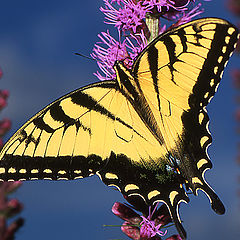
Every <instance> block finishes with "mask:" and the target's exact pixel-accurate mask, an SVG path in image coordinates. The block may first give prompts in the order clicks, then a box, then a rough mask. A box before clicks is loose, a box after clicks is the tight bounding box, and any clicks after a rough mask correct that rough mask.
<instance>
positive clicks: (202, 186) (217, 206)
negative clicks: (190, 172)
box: [193, 180, 225, 215]
mask: <svg viewBox="0 0 240 240" xmlns="http://www.w3.org/2000/svg"><path fill="white" fill-rule="evenodd" d="M193 186H194V191H193V193H194V194H195V195H197V192H198V190H202V191H203V192H204V193H205V194H206V195H207V196H208V198H209V200H210V203H211V207H212V209H213V210H214V212H216V213H217V214H219V215H222V214H224V213H225V207H224V205H223V203H222V201H221V200H220V199H219V197H218V196H217V194H216V193H215V192H214V190H213V189H212V188H211V187H210V186H209V185H208V184H207V183H206V182H205V181H200V180H199V181H198V182H197V183H194V185H193Z"/></svg>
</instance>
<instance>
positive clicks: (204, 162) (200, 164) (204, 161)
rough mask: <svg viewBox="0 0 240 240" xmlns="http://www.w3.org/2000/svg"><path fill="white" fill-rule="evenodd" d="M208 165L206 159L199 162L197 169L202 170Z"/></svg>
mask: <svg viewBox="0 0 240 240" xmlns="http://www.w3.org/2000/svg"><path fill="white" fill-rule="evenodd" d="M206 163H208V161H207V160H206V159H204V158H203V159H201V160H199V161H198V162H197V168H198V169H200V168H201V167H202V166H203V165H204V164H206Z"/></svg>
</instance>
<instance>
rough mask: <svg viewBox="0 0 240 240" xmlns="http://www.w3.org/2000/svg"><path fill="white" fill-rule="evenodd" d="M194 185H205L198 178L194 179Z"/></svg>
mask: <svg viewBox="0 0 240 240" xmlns="http://www.w3.org/2000/svg"><path fill="white" fill-rule="evenodd" d="M192 183H198V184H201V185H203V183H202V181H201V180H200V179H199V178H198V177H194V178H192Z"/></svg>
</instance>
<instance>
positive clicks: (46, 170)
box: [43, 168, 52, 173]
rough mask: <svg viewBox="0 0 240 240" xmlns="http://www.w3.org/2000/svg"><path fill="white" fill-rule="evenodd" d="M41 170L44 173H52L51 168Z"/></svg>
mask: <svg viewBox="0 0 240 240" xmlns="http://www.w3.org/2000/svg"><path fill="white" fill-rule="evenodd" d="M43 172H44V173H52V170H51V169H48V168H47V169H45V170H44V171H43Z"/></svg>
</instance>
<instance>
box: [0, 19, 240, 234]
mask: <svg viewBox="0 0 240 240" xmlns="http://www.w3.org/2000/svg"><path fill="white" fill-rule="evenodd" d="M238 37H239V36H238V30H237V29H236V28H235V27H234V26H233V25H231V24H230V23H228V22H227V21H225V20H222V19H216V18H206V19H199V20H195V21H193V22H190V23H187V24H185V25H182V26H179V27H177V28H174V29H172V30H170V31H167V32H166V33H164V34H162V35H161V36H159V37H158V38H156V39H155V40H154V41H152V42H151V43H150V44H149V45H148V46H147V47H146V48H145V49H144V50H143V51H142V53H141V54H140V55H139V56H138V57H137V59H136V61H135V62H134V65H133V67H132V69H131V70H130V69H127V68H126V67H125V66H124V64H123V63H122V62H116V64H115V66H114V69H115V71H116V81H104V82H99V83H95V84H91V85H89V86H86V87H83V88H80V89H78V90H75V91H73V92H71V93H69V94H67V95H65V96H63V97H62V98H59V99H58V100H56V101H55V102H53V103H51V104H50V105H48V106H47V107H45V108H44V109H43V110H42V111H40V112H39V113H38V114H36V115H35V116H34V117H33V118H31V119H30V120H29V121H28V122H26V123H25V124H24V125H23V126H22V127H21V128H20V129H19V130H18V131H17V132H16V133H15V134H14V135H13V136H12V137H11V138H10V139H9V141H8V142H7V143H6V144H5V146H4V147H3V149H2V151H1V153H0V159H1V160H0V179H2V180H4V181H7V180H8V181H9V180H33V179H52V180H59V179H67V180H68V179H78V178H83V177H87V176H91V175H93V174H97V175H98V176H99V177H100V178H101V179H102V181H103V182H104V183H105V184H107V185H109V186H115V187H117V188H118V189H119V190H120V191H121V192H122V193H123V195H125V196H126V197H128V198H136V197H137V198H140V199H142V200H143V201H144V202H145V204H146V205H152V204H154V203H156V202H164V203H165V204H166V205H167V207H168V209H169V212H170V215H171V217H172V219H173V221H174V223H175V225H176V227H177V229H178V231H179V233H180V235H181V236H182V238H185V237H186V233H185V230H184V229H183V226H182V224H181V220H180V217H179V214H178V205H179V203H180V202H182V201H183V202H186V203H187V202H189V198H188V192H187V191H188V190H191V191H192V192H193V193H194V194H195V195H197V191H198V190H202V191H204V192H205V193H206V194H207V196H208V197H209V199H210V202H211V205H212V208H213V210H214V211H215V212H217V213H219V214H223V213H224V211H225V209H224V206H223V204H222V202H221V201H220V199H219V198H218V196H217V195H216V194H215V192H214V191H213V190H212V188H211V187H209V185H208V184H207V182H206V181H205V179H204V173H205V171H206V170H207V169H210V168H211V167H212V163H211V161H210V160H209V157H208V154H207V147H208V146H209V144H210V143H211V142H212V137H211V135H210V132H209V130H208V122H209V117H208V114H207V110H206V106H207V104H208V103H209V101H210V100H211V98H212V97H213V96H214V94H215V92H216V89H217V87H218V85H219V82H220V79H221V75H222V72H223V69H224V67H225V65H226V63H227V61H228V59H229V57H230V55H231V54H232V52H233V50H234V47H235V45H236V42H237V39H238Z"/></svg>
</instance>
